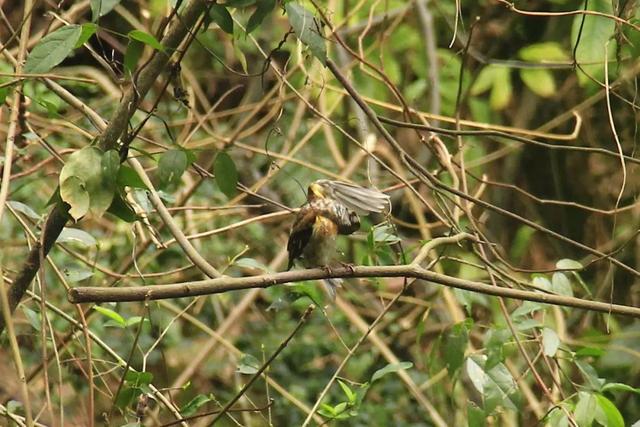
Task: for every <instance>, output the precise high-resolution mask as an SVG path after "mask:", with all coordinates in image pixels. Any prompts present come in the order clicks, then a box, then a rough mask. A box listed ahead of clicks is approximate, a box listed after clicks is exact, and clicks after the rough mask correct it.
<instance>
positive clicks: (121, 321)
mask: <svg viewBox="0 0 640 427" xmlns="http://www.w3.org/2000/svg"><path fill="white" fill-rule="evenodd" d="M92 308H93V309H94V310H95V311H97V312H98V313H100V314H102V315H103V316H105V317H108V318H109V319H111V320H113V321H114V322H116V323H117V324H118V325H120V326H121V327H123V328H124V327H125V326H126V325H127V322H126V320H124V317H122V316H120V315H119V314H118V313H116V312H115V311H113V310H111V309H108V308H106V307H101V306H99V305H94V306H93V307H92ZM129 372H131V371H129ZM129 372H127V374H128V373H129ZM125 378H126V377H125Z"/></svg>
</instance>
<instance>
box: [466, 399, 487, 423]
mask: <svg viewBox="0 0 640 427" xmlns="http://www.w3.org/2000/svg"><path fill="white" fill-rule="evenodd" d="M485 418H486V417H485V415H484V411H483V410H482V409H480V408H478V405H476V404H475V403H473V402H471V401H470V402H467V425H468V426H469V427H484V426H485V425H486V423H485Z"/></svg>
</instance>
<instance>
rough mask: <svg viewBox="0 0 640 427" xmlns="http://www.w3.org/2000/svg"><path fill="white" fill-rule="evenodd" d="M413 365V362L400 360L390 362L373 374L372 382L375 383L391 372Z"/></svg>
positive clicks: (409, 367)
mask: <svg viewBox="0 0 640 427" xmlns="http://www.w3.org/2000/svg"><path fill="white" fill-rule="evenodd" d="M412 367H413V363H411V362H398V363H390V364H388V365H387V366H385V367H384V368H382V369H378V370H377V371H375V372H374V373H373V375H372V376H371V382H372V383H374V382H376V381H377V380H379V379H380V378H382V377H384V376H385V375H387V374H391V373H393V372H398V371H404V370H406V369H411V368H412Z"/></svg>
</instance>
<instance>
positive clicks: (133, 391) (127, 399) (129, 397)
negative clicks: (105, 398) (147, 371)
mask: <svg viewBox="0 0 640 427" xmlns="http://www.w3.org/2000/svg"><path fill="white" fill-rule="evenodd" d="M141 394H142V389H141V388H139V387H122V389H121V390H120V393H118V396H117V397H116V402H115V403H116V406H117V407H118V408H120V409H124V408H126V407H128V406H131V405H133V403H134V402H135V401H136V399H137V398H138V396H140V395H141Z"/></svg>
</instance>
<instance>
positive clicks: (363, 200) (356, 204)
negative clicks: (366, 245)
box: [317, 179, 391, 214]
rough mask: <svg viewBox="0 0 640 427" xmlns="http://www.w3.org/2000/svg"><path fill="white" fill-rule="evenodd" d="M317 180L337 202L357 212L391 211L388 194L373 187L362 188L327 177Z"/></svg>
mask: <svg viewBox="0 0 640 427" xmlns="http://www.w3.org/2000/svg"><path fill="white" fill-rule="evenodd" d="M317 182H318V184H320V185H322V186H324V187H325V188H327V189H328V193H329V194H331V195H332V196H333V197H334V198H335V199H336V200H337V201H338V202H340V203H342V204H344V205H345V206H346V207H347V208H349V209H352V210H354V211H356V212H358V213H361V214H365V213H368V212H378V213H380V212H382V213H386V214H388V213H390V212H391V201H390V200H389V196H388V195H386V194H384V193H382V192H381V191H378V190H376V189H374V188H364V187H360V186H358V185H355V184H350V183H348V182H342V181H331V180H328V179H322V180H319V181H317Z"/></svg>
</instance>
